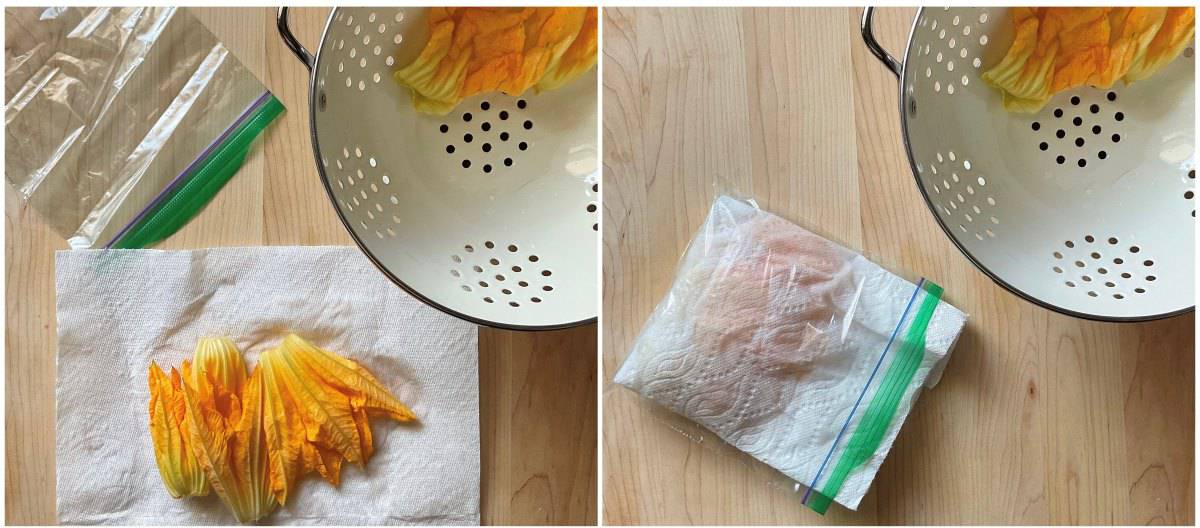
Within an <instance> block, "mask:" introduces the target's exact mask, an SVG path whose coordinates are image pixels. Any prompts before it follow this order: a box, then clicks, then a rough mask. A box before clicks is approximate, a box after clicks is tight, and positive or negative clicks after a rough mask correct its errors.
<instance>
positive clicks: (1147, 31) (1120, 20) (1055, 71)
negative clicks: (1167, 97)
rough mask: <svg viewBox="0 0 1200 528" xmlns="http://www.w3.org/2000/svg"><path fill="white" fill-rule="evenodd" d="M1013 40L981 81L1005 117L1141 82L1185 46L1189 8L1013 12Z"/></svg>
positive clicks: (1190, 27)
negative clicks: (995, 91)
mask: <svg viewBox="0 0 1200 528" xmlns="http://www.w3.org/2000/svg"><path fill="white" fill-rule="evenodd" d="M1009 15H1010V17H1011V18H1012V23H1013V28H1014V30H1015V36H1014V38H1013V43H1012V46H1011V47H1009V49H1008V51H1007V53H1006V54H1005V56H1004V58H1003V59H1001V61H1000V62H999V63H998V64H996V65H995V66H993V67H991V68H990V69H988V71H986V72H984V74H983V75H982V78H983V80H984V82H986V83H988V84H989V85H991V86H993V87H996V88H999V89H1000V90H1001V91H1002V92H1003V93H1004V108H1005V109H1007V110H1009V111H1012V112H1025V113H1034V112H1037V111H1038V110H1041V109H1042V107H1043V106H1045V105H1046V103H1047V102H1049V101H1050V98H1051V97H1053V96H1054V94H1057V93H1060V92H1063V91H1066V90H1070V89H1072V88H1077V87H1079V86H1084V85H1087V86H1093V87H1096V88H1108V87H1110V86H1112V85H1113V83H1115V82H1116V81H1117V80H1124V81H1125V82H1126V83H1132V82H1134V81H1138V80H1141V79H1145V78H1147V77H1149V76H1151V75H1153V74H1154V73H1155V72H1157V71H1158V70H1159V69H1161V68H1162V67H1163V66H1165V65H1167V64H1168V63H1169V62H1171V61H1172V60H1174V59H1175V57H1176V56H1178V55H1179V53H1180V52H1182V51H1183V49H1184V48H1186V47H1187V45H1188V44H1189V43H1190V42H1191V41H1192V36H1193V35H1194V34H1195V30H1196V10H1195V8H1193V7H1111V8H1110V7H1032V8H1031V7H1013V8H1010V9H1009Z"/></svg>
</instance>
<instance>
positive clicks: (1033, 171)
mask: <svg viewBox="0 0 1200 528" xmlns="http://www.w3.org/2000/svg"><path fill="white" fill-rule="evenodd" d="M868 26H869V13H868V14H866V15H865V16H864V35H866V36H868V44H869V45H877V44H876V43H874V42H873V39H871V38H870V37H869V27H868ZM1012 38H1013V30H1012V25H1011V22H1010V20H1009V19H1008V13H1007V10H1006V9H1005V8H924V9H921V10H920V11H919V13H918V15H917V19H916V20H915V21H914V24H913V29H912V33H911V36H910V38H909V43H908V47H907V50H906V53H905V56H904V60H903V62H902V67H901V68H900V71H899V74H900V112H901V121H902V126H903V130H904V133H905V141H906V143H907V147H908V153H909V156H910V161H911V164H912V167H913V170H914V172H915V173H916V176H917V180H918V184H919V186H920V188H921V191H922V193H923V194H924V196H925V198H926V200H927V202H928V206H929V208H930V209H931V210H932V211H933V213H934V215H935V217H936V218H937V220H938V222H939V223H940V224H941V225H942V227H943V228H944V230H945V231H946V233H947V234H948V235H949V236H950V237H951V238H952V240H953V241H954V243H955V244H956V245H957V246H958V247H959V248H960V249H962V251H963V253H964V254H965V255H966V256H967V257H968V258H970V259H971V260H972V262H974V263H975V264H976V265H977V266H978V267H979V269H980V270H982V271H983V272H985V273H987V274H988V275H990V276H991V277H992V278H994V279H995V280H996V281H997V282H999V283H1000V284H1002V285H1004V286H1005V287H1007V288H1009V289H1010V290H1012V291H1014V292H1015V293H1017V294H1019V295H1021V296H1022V297H1025V298H1026V299H1029V300H1031V301H1033V302H1037V303H1039V304H1042V305H1044V306H1046V307H1049V308H1051V309H1054V310H1057V311H1060V312H1064V313H1068V314H1071V315H1076V316H1081V317H1088V318H1095V319H1105V320H1140V319H1151V318H1157V317H1164V316H1169V315H1174V314H1177V313H1180V312H1183V311H1187V310H1190V309H1192V308H1193V307H1194V305H1195V284H1194V269H1195V260H1194V255H1195V245H1194V229H1195V223H1194V219H1195V217H1194V211H1195V206H1194V202H1193V197H1194V191H1193V186H1194V181H1195V179H1194V178H1195V123H1194V115H1195V97H1194V94H1195V88H1194V86H1195V75H1194V71H1195V70H1194V69H1195V65H1194V52H1193V50H1191V49H1190V48H1189V49H1188V50H1185V51H1184V53H1183V54H1182V55H1181V56H1180V57H1178V58H1177V59H1175V61H1173V62H1172V63H1171V64H1169V65H1168V66H1166V67H1165V68H1163V70H1161V71H1160V72H1159V73H1157V74H1156V75H1154V76H1153V77H1151V78H1149V79H1145V80H1141V81H1138V82H1136V83H1133V84H1130V85H1125V83H1124V82H1122V81H1118V82H1117V83H1116V84H1115V85H1114V86H1112V87H1110V88H1107V89H1098V88H1091V87H1084V88H1079V89H1074V90H1070V91H1068V92H1066V93H1061V94H1058V95H1057V96H1055V97H1054V98H1053V99H1052V100H1051V101H1050V103H1049V104H1047V105H1046V107H1045V108H1044V109H1042V110H1041V111H1040V112H1038V113H1036V114H1020V113H1011V112H1008V111H1006V110H1005V109H1004V107H1003V105H1002V104H1001V95H1000V93H999V91H997V90H995V89H994V88H992V87H990V86H987V85H986V84H985V83H983V82H982V81H981V80H980V74H981V73H982V72H984V71H986V70H987V68H988V67H989V66H991V65H994V64H995V63H996V62H998V61H999V60H1000V58H1001V57H1002V56H1003V55H1004V53H1005V51H1006V50H1007V49H1008V46H1009V44H1010V43H1011V42H1012ZM873 51H877V50H873ZM877 53H878V52H877Z"/></svg>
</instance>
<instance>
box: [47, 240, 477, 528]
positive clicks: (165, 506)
mask: <svg viewBox="0 0 1200 528" xmlns="http://www.w3.org/2000/svg"><path fill="white" fill-rule="evenodd" d="M55 271H56V286H57V290H58V302H57V306H58V383H57V389H56V394H57V398H58V427H57V431H58V437H57V446H56V447H57V449H56V461H57V468H58V469H57V473H58V474H57V480H58V520H59V522H61V523H71V524H97V523H104V524H231V523H234V518H233V516H232V515H231V514H229V513H228V512H227V511H226V509H225V506H224V505H223V504H222V503H221V501H220V500H219V499H218V498H217V497H216V494H215V493H210V494H209V496H208V497H203V498H191V499H184V500H176V499H173V498H171V496H170V495H169V494H168V493H167V490H166V489H165V488H164V487H163V485H162V481H161V479H160V477H159V474H158V468H157V466H156V465H155V461H154V449H153V445H152V443H151V440H150V433H149V418H148V414H147V404H148V401H149V394H148V390H147V387H146V368H147V367H148V366H149V364H150V361H152V360H153V361H157V362H158V363H159V365H160V366H162V367H163V368H164V369H167V368H169V367H171V366H178V365H179V364H180V363H181V362H182V361H183V360H184V359H189V358H190V357H191V355H192V351H193V349H194V347H195V345H196V340H197V339H198V338H200V337H202V336H222V335H223V336H228V337H230V338H231V339H233V340H234V341H235V342H236V343H237V344H238V347H239V348H240V349H241V350H242V352H244V353H245V354H246V362H247V365H248V366H250V367H251V368H252V367H253V365H254V363H255V362H256V361H257V358H258V354H259V353H260V352H262V351H263V350H266V349H268V348H271V347H273V346H275V345H277V344H278V343H279V340H280V339H281V338H282V337H283V336H284V335H285V334H286V333H287V332H288V331H294V332H296V333H297V334H299V335H301V336H303V337H304V338H306V339H308V340H310V341H312V342H313V343H314V344H316V345H318V346H321V347H324V348H327V349H329V350H332V351H335V352H337V353H339V354H342V355H344V356H347V357H349V358H351V359H354V360H355V361H358V362H360V363H361V364H363V365H364V366H365V367H366V368H367V369H369V370H370V371H371V372H372V373H373V374H375V376H376V377H377V378H379V380H380V381H381V382H383V384H384V385H386V386H387V387H388V388H389V389H391V390H392V392H393V393H394V394H395V395H396V396H397V397H398V398H400V400H401V401H403V402H405V403H406V404H409V406H410V407H412V409H413V411H414V412H416V414H417V416H418V417H419V419H420V424H419V425H410V424H396V423H394V422H392V421H390V420H386V419H383V418H373V419H372V420H371V422H372V429H373V431H374V434H375V446H376V452H375V455H374V456H372V457H371V460H370V462H369V463H368V464H367V465H366V468H365V470H362V469H359V468H358V467H357V466H354V465H347V466H345V467H344V468H343V470H342V483H341V487H340V488H334V487H332V486H330V485H329V484H328V483H326V482H324V481H323V480H322V479H320V478H319V477H317V476H315V475H313V476H309V477H307V478H305V479H303V480H302V481H301V484H300V488H299V491H298V492H297V493H296V495H294V496H292V495H289V496H288V504H287V506H285V507H282V508H280V509H279V510H277V511H276V512H275V513H274V514H272V515H271V516H269V517H267V518H266V519H264V522H268V523H277V524H478V523H479V384H478V371H477V368H478V363H477V360H478V351H477V346H476V338H477V332H476V327H475V326H474V325H472V324H470V323H466V322H464V321H461V320H458V319H456V318H454V317H451V316H449V315H446V314H443V313H441V312H439V311H437V310H435V309H433V308H430V307H428V306H426V305H424V304H422V303H421V302H420V301H417V300H416V299H413V298H412V297H410V296H408V295H407V294H406V293H404V291H403V290H401V289H400V288H399V287H397V286H395V285H394V284H392V283H390V282H388V280H387V279H386V278H385V277H384V276H383V275H382V274H381V273H379V271H378V270H377V269H376V268H375V267H374V266H373V265H371V263H370V262H369V261H368V260H367V259H366V257H364V256H363V255H362V254H361V253H360V252H359V251H358V250H357V249H355V248H351V247H260V248H221V249H209V250H200V251H155V250H108V251H104V250H95V251H60V252H58V254H57V256H56V270H55Z"/></svg>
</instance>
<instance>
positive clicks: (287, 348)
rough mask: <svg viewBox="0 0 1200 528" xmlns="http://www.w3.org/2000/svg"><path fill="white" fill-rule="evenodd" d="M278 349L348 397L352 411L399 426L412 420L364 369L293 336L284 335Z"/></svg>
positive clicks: (406, 411) (412, 416)
mask: <svg viewBox="0 0 1200 528" xmlns="http://www.w3.org/2000/svg"><path fill="white" fill-rule="evenodd" d="M280 349H281V350H283V351H284V353H286V354H291V355H292V356H294V357H295V358H296V359H297V361H298V362H299V364H301V365H303V366H304V367H305V368H306V369H307V370H308V371H309V372H310V373H311V374H312V375H314V376H316V377H317V378H319V379H320V380H321V381H322V382H323V383H325V384H328V385H329V386H331V387H334V388H336V389H337V391H338V392H340V393H342V394H346V395H349V396H350V403H351V405H352V406H353V408H354V409H366V410H367V411H370V412H372V413H382V414H386V415H387V416H390V417H392V419H394V420H397V421H400V422H408V421H412V420H415V419H416V415H414V414H413V412H412V411H411V410H410V409H409V408H408V406H406V405H404V404H403V403H401V402H400V400H398V399H396V397H395V396H393V395H392V393H391V392H388V390H387V388H386V387H384V386H383V384H382V383H380V382H379V380H377V379H375V376H372V375H371V373H370V372H368V371H367V369H365V368H363V367H362V366H361V365H359V364H358V363H355V362H354V361H352V360H349V359H346V358H344V357H341V356H339V355H337V354H334V353H332V352H329V351H328V350H325V349H322V348H320V347H316V346H313V344H312V343H309V342H308V341H305V340H304V339H303V338H301V337H300V336H298V335H296V334H288V336H287V337H285V338H284V339H283V343H282V345H280Z"/></svg>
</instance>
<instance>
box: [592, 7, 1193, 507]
mask: <svg viewBox="0 0 1200 528" xmlns="http://www.w3.org/2000/svg"><path fill="white" fill-rule="evenodd" d="M913 15H914V10H912V9H882V10H880V12H878V14H877V16H876V28H877V34H878V35H879V38H880V40H881V42H882V43H883V44H884V46H885V47H887V48H888V49H891V50H898V49H901V46H902V44H903V43H904V42H905V39H907V35H908V29H909V27H910V25H911V22H912V16H913ZM859 16H860V10H859V9H845V8H838V9H788V10H783V9H773V10H772V9H686V10H680V9H675V10H660V9H615V8H608V9H605V10H604V34H603V35H604V44H603V61H604V69H603V84H604V88H603V89H604V99H603V104H604V111H603V113H604V137H603V140H604V171H605V172H604V181H605V190H604V215H605V216H604V219H605V220H604V237H603V239H604V249H605V252H604V255H605V257H604V277H605V284H604V286H605V287H604V312H603V313H604V340H603V343H604V349H603V360H604V361H603V363H604V366H603V373H604V383H605V387H604V390H603V409H604V428H603V430H604V440H603V446H604V468H603V470H604V473H603V475H604V477H603V480H604V484H603V485H604V519H605V522H606V523H609V524H635V523H660V524H661V523H669V524H687V523H698V524H709V523H717V524H729V523H733V524H758V523H779V524H818V523H833V524H876V523H880V524H902V523H910V524H911V523H916V524H958V523H989V524H1007V523H1015V524H1047V523H1049V524H1071V523H1088V524H1091V523H1097V524H1108V523H1116V524H1192V523H1193V522H1194V514H1195V512H1194V511H1193V498H1194V481H1193V464H1194V459H1193V424H1194V418H1193V411H1194V399H1193V390H1194V389H1193V381H1194V370H1193V365H1194V363H1193V356H1194V345H1193V343H1194V328H1195V318H1194V315H1185V316H1181V317H1177V318H1174V319H1170V320H1165V321H1158V322H1153V323H1146V324H1106V323H1096V322H1087V321H1081V320H1077V319H1072V318H1070V317H1067V316H1063V315H1057V314H1055V313H1052V312H1050V311H1047V310H1044V309H1041V308H1038V307H1035V306H1033V305H1031V304H1030V303H1027V302H1025V301H1022V300H1020V299H1018V298H1017V297H1015V296H1014V295H1012V294H1010V293H1007V292H1006V291H1004V290H1003V289H1001V288H1000V287H999V286H997V285H995V284H993V283H992V282H991V281H990V280H988V279H987V278H986V277H985V276H984V275H983V274H982V273H980V272H979V271H977V270H975V269H974V268H973V267H972V266H971V265H970V264H969V263H968V262H967V260H966V259H965V258H964V257H962V256H961V255H960V254H959V253H958V251H957V250H956V249H955V248H954V247H953V245H952V244H951V243H950V241H949V240H948V239H947V238H946V237H945V236H944V235H943V234H942V232H941V230H940V229H939V228H938V227H937V225H936V223H935V221H934V219H933V218H932V217H931V215H930V214H929V212H928V211H927V210H926V208H925V205H924V203H923V202H922V200H921V197H920V195H919V193H918V191H917V188H916V186H915V185H913V179H912V174H911V172H910V170H909V167H908V164H907V162H906V160H905V158H904V151H903V143H902V140H901V135H900V127H899V123H898V116H897V111H896V107H897V104H896V92H897V89H896V79H895V77H893V76H892V74H891V73H890V72H888V71H887V70H886V69H885V68H884V67H883V66H882V65H881V64H880V63H879V62H878V61H877V60H875V58H874V57H872V56H871V55H870V53H869V52H868V51H867V49H866V48H865V47H864V46H863V45H862V43H861V40H860V38H859V26H858V23H859ZM721 192H724V193H734V194H737V195H740V196H744V197H753V198H754V199H755V200H757V202H758V204H759V206H761V207H762V208H764V209H766V210H768V211H771V212H773V213H776V214H779V215H781V216H783V217H785V218H787V219H789V220H792V221H794V222H797V223H799V224H801V225H803V226H806V227H809V228H811V229H813V230H814V231H816V232H818V233H820V234H822V235H824V236H826V237H829V238H831V239H833V240H835V241H838V242H840V243H842V244H844V245H846V246H848V247H850V248H854V249H856V250H858V251H860V252H862V253H863V254H865V255H866V256H867V257H868V258H870V259H871V260H873V261H875V262H877V263H879V264H881V265H883V266H884V267H887V268H889V269H891V270H893V271H895V272H897V273H899V274H901V275H902V276H905V277H907V278H910V279H916V278H917V277H918V276H920V275H926V276H929V277H930V278H932V279H934V280H936V281H937V282H938V283H940V284H942V285H944V286H945V288H946V299H947V300H948V301H949V302H951V303H953V304H954V305H956V306H958V307H959V308H962V309H963V310H964V311H966V312H967V313H969V314H970V315H971V319H970V323H969V324H968V327H967V329H966V331H965V333H964V334H963V336H962V338H961V340H960V341H959V343H958V346H957V348H956V349H955V351H954V355H953V357H952V359H951V360H950V363H949V366H948V367H947V370H946V371H945V375H944V377H943V378H942V380H941V384H939V385H938V386H937V387H936V388H935V389H934V390H932V391H929V392H927V393H925V394H924V395H922V396H921V398H920V400H919V402H918V403H917V405H916V407H915V409H914V412H913V413H912V414H911V415H910V416H909V418H908V421H907V423H906V424H905V425H904V429H903V432H902V433H901V435H900V437H899V438H898V440H897V442H896V444H895V446H894V448H893V449H892V452H891V454H890V456H889V457H888V459H887V461H886V462H885V463H884V465H883V468H882V470H881V471H880V472H879V474H878V476H877V477H876V479H875V482H874V485H873V486H872V489H871V491H870V493H868V495H867V497H866V499H865V500H864V501H863V503H862V505H861V507H860V508H859V511H858V512H851V511H849V510H846V509H844V508H841V507H840V506H835V507H833V508H831V509H830V512H829V513H828V514H827V515H826V516H825V517H820V516H818V515H816V514H814V513H812V512H809V511H807V510H806V509H805V508H804V507H803V506H801V504H800V497H798V496H796V495H794V494H793V493H792V492H791V491H778V490H776V489H775V488H773V487H772V486H770V485H769V482H768V481H767V480H766V479H764V478H763V477H762V473H761V472H760V471H757V469H758V468H755V467H753V466H748V465H746V464H744V463H743V461H742V460H741V459H738V458H736V457H731V456H727V455H725V454H722V453H721V452H720V451H719V450H714V449H711V448H709V447H706V446H704V445H700V444H698V443H696V442H693V441H691V440H689V439H688V438H687V437H685V436H684V435H682V434H680V433H678V432H676V431H673V430H671V429H670V428H669V427H667V426H664V425H663V424H661V423H658V420H656V419H655V418H656V416H657V415H656V414H655V412H654V411H652V410H651V408H650V407H649V406H648V404H646V403H645V402H644V401H642V400H640V398H639V397H637V396H636V395H635V394H634V393H633V392H631V391H628V390H625V389H624V388H622V387H617V386H613V385H612V384H611V382H610V381H609V380H611V379H612V376H613V374H614V373H615V372H616V370H617V368H618V367H619V366H620V364H621V361H622V360H623V359H624V357H625V354H626V352H627V350H628V347H629V345H630V343H631V342H632V341H633V339H634V337H635V336H636V334H637V332H638V330H639V329H640V328H641V325H642V323H643V322H644V321H645V320H646V318H647V317H648V316H649V314H650V312H651V310H652V309H653V307H654V305H655V304H656V303H657V302H658V300H659V299H660V298H661V296H662V295H663V294H664V292H665V291H666V290H667V288H668V286H669V284H670V281H671V279H672V275H673V271H674V267H675V264H676V262H677V259H678V257H679V256H680V255H681V254H682V252H683V250H684V248H685V245H686V244H687V242H688V240H689V239H690V238H691V236H692V233H693V232H694V230H695V229H696V228H697V227H698V226H699V225H700V224H701V223H702V222H703V220H704V218H705V215H706V213H707V211H708V207H709V205H710V203H711V201H712V200H713V198H714V196H715V195H716V194H718V193H721ZM709 436H710V437H711V435H709Z"/></svg>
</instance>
